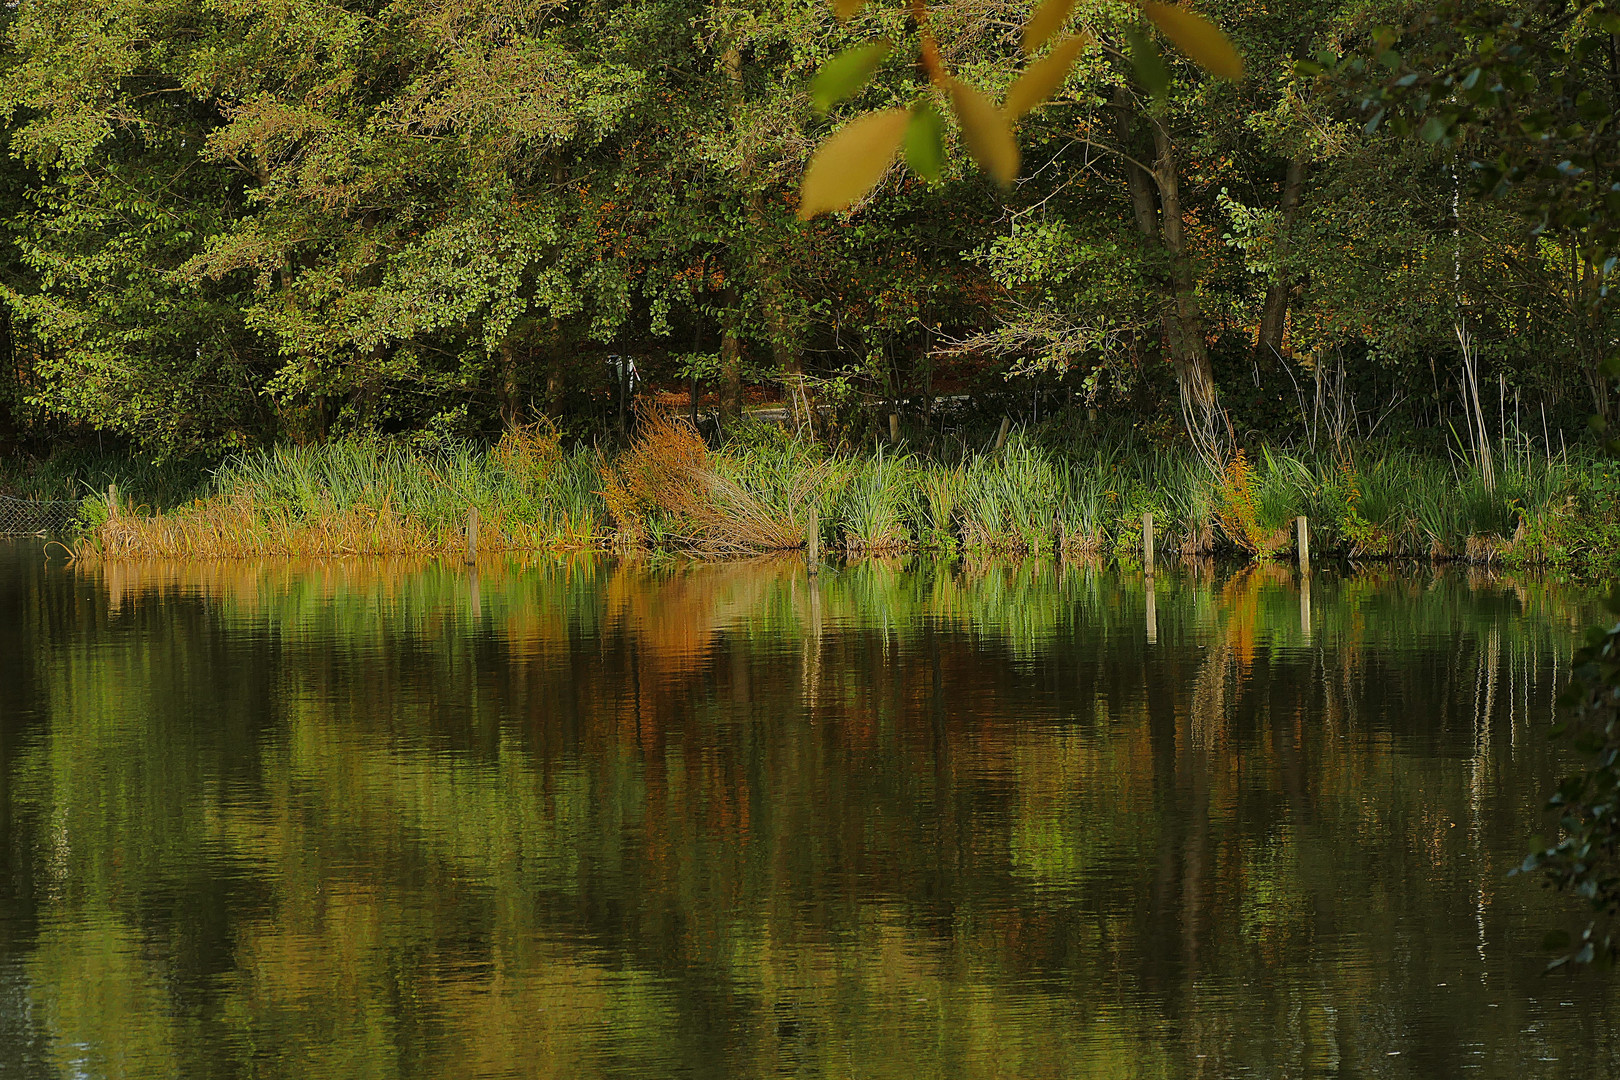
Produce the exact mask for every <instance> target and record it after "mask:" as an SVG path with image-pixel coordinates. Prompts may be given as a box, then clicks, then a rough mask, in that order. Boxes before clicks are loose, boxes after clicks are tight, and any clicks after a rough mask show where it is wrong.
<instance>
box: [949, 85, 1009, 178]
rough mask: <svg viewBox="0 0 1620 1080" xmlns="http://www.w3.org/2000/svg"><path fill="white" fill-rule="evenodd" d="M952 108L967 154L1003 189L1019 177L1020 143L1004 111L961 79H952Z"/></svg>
mask: <svg viewBox="0 0 1620 1080" xmlns="http://www.w3.org/2000/svg"><path fill="white" fill-rule="evenodd" d="M951 108H952V109H953V110H955V112H956V120H957V123H959V124H961V125H962V141H963V142H965V143H967V148H968V153H970V154H972V155H973V160H974V161H977V162H978V163H979V168H981V169H983V170H984V171H985V172H987V173H989V174H990V176H991V177H992V178H993V179H994V180H995V182H996V183H998V184H1000V185H1001V186H1002V187H1006V186H1007V185H1009V184H1011V183H1012V182H1013V179H1014V178H1015V177H1017V175H1018V141H1017V140H1016V139H1014V138H1013V133H1012V127H1011V126H1010V125H1009V124H1008V123H1007V118H1006V117H1005V116H1003V115H1002V114H1001V110H1000V109H998V108H996V107H995V106H994V105H992V104H990V102H989V100H988V99H987V98H986V97H985V96H984V95H983V94H981V93H979V92H978V91H977V90H975V89H973V87H971V86H969V85H968V84H967V83H965V82H962V81H961V80H960V79H952V80H951Z"/></svg>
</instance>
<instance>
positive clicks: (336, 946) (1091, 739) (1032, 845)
mask: <svg viewBox="0 0 1620 1080" xmlns="http://www.w3.org/2000/svg"><path fill="white" fill-rule="evenodd" d="M20 581H21V584H19V585H18V586H17V588H16V589H15V590H13V592H12V593H10V594H7V595H6V598H5V600H4V602H5V603H7V604H9V605H10V610H14V611H15V612H16V613H17V619H16V621H15V624H14V625H15V626H16V627H17V630H16V631H12V632H11V633H13V634H16V635H18V636H15V637H14V638H13V642H14V645H13V654H12V656H11V658H10V659H8V660H7V661H5V662H6V663H8V664H10V665H11V668H12V669H15V670H14V671H8V674H10V675H12V676H14V678H13V680H12V685H14V686H17V687H19V688H21V694H20V696H14V697H13V698H12V701H13V702H22V703H23V704H22V705H19V706H16V707H11V708H8V712H7V713H6V714H4V721H5V722H4V723H0V750H3V751H4V757H3V758H0V785H3V787H0V795H3V796H4V797H3V798H0V829H3V830H4V833H3V839H4V844H3V845H0V849H3V850H4V851H5V852H6V854H5V856H4V857H5V858H6V860H7V862H6V863H5V866H4V870H5V880H6V881H7V888H8V889H9V890H10V891H9V892H8V894H7V900H8V902H9V903H10V904H12V905H13V911H12V912H8V914H7V915H6V917H5V918H4V919H3V920H0V931H3V933H0V950H3V951H0V983H3V984H4V989H5V993H4V994H3V995H0V1003H4V1004H0V1007H3V1008H5V1009H6V1010H7V1011H8V1016H7V1019H6V1020H5V1025H6V1026H4V1027H0V1032H4V1031H10V1030H18V1031H20V1032H23V1033H24V1034H26V1036H27V1039H26V1040H21V1041H19V1042H18V1043H17V1046H18V1047H19V1049H16V1050H0V1071H4V1067H6V1066H9V1065H11V1064H13V1063H16V1064H17V1067H18V1069H19V1070H22V1069H23V1063H24V1062H25V1061H27V1060H33V1059H32V1058H28V1057H26V1056H24V1055H25V1051H24V1050H23V1049H21V1048H20V1047H22V1046H23V1043H24V1042H27V1044H28V1045H29V1046H31V1047H33V1049H32V1050H28V1051H26V1053H27V1054H35V1055H41V1054H42V1055H43V1056H44V1057H45V1059H46V1060H47V1061H48V1062H49V1064H50V1066H51V1067H52V1068H53V1069H54V1071H56V1072H60V1073H63V1074H73V1075H107V1076H143V1075H153V1076H158V1075H164V1076H169V1075H175V1074H177V1073H179V1072H186V1073H187V1074H196V1075H212V1074H216V1073H217V1074H219V1075H231V1076H235V1075H263V1076H285V1077H302V1076H309V1077H329V1076H430V1075H431V1076H446V1077H458V1076H466V1077H472V1076H490V1075H505V1074H509V1073H513V1072H516V1073H517V1074H519V1075H526V1076H559V1077H560V1076H570V1077H577V1076H590V1075H610V1074H611V1075H623V1074H643V1075H673V1074H681V1075H714V1076H736V1075H748V1074H764V1073H771V1072H787V1073H791V1074H795V1075H799V1074H802V1075H856V1074H858V1075H863V1076H864V1075H876V1076H895V1077H902V1076H904V1077H914V1076H931V1075H938V1076H965V1077H972V1076H1005V1075H1019V1076H1092V1075H1096V1076H1109V1077H1119V1076H1166V1075H1230V1074H1233V1073H1238V1072H1244V1071H1252V1072H1258V1073H1261V1074H1265V1075H1284V1074H1286V1075H1316V1074H1333V1073H1335V1072H1343V1073H1347V1074H1348V1073H1352V1072H1355V1073H1360V1072H1367V1071H1372V1070H1373V1069H1374V1068H1376V1069H1384V1068H1385V1067H1386V1058H1387V1057H1388V1056H1389V1055H1390V1054H1391V1053H1393V1052H1395V1051H1399V1052H1400V1053H1401V1054H1402V1055H1403V1057H1404V1058H1405V1059H1406V1060H1407V1061H1408V1062H1409V1063H1410V1064H1411V1065H1412V1067H1419V1066H1421V1071H1422V1072H1423V1075H1434V1076H1447V1075H1453V1074H1458V1075H1460V1072H1459V1070H1462V1069H1463V1068H1464V1067H1465V1066H1473V1065H1476V1064H1480V1065H1484V1066H1485V1075H1503V1076H1507V1075H1520V1074H1521V1070H1522V1068H1523V1067H1524V1066H1525V1063H1526V1062H1527V1061H1531V1060H1534V1059H1535V1058H1536V1057H1540V1056H1553V1057H1560V1058H1564V1059H1566V1060H1568V1061H1569V1071H1568V1075H1587V1073H1585V1072H1582V1071H1581V1070H1580V1069H1577V1068H1576V1067H1575V1066H1576V1063H1577V1060H1579V1061H1582V1062H1585V1063H1586V1064H1588V1065H1589V1064H1590V1061H1591V1058H1590V1057H1584V1058H1582V1057H1580V1055H1589V1054H1590V1053H1593V1052H1596V1051H1595V1048H1597V1047H1600V1046H1602V1045H1605V1042H1604V1040H1605V1039H1606V1038H1607V1036H1608V1034H1609V1033H1610V1032H1611V1030H1612V1023H1611V1015H1610V1009H1609V1005H1608V1003H1607V998H1606V997H1605V996H1604V995H1603V992H1602V991H1601V990H1600V989H1598V988H1597V987H1595V986H1594V987H1592V988H1588V989H1586V990H1583V993H1590V994H1591V995H1592V998H1593V999H1594V1000H1596V1001H1597V1002H1598V1003H1599V1007H1597V1008H1593V1009H1589V1010H1583V1011H1582V1012H1581V1013H1580V1015H1578V1016H1577V1015H1572V1014H1570V1013H1569V1012H1567V1011H1566V1012H1564V1013H1557V1012H1554V1013H1551V1014H1549V1013H1548V1012H1547V1011H1546V1008H1545V1006H1544V1004H1543V1003H1541V1002H1540V1001H1539V999H1540V997H1541V996H1542V991H1541V989H1540V987H1539V984H1537V982H1536V981H1535V976H1534V974H1533V973H1534V971H1535V970H1536V969H1537V967H1538V966H1539V962H1538V960H1537V958H1536V957H1535V955H1534V954H1533V951H1532V948H1531V946H1532V938H1533V936H1534V935H1535V931H1536V930H1537V928H1539V927H1543V926H1544V925H1545V924H1546V922H1548V921H1549V920H1555V919H1556V918H1558V917H1559V915H1558V914H1557V913H1558V912H1559V911H1560V910H1561V909H1560V907H1559V904H1558V901H1557V899H1556V898H1548V897H1544V896H1542V895H1541V894H1539V893H1538V892H1536V891H1534V890H1530V889H1528V888H1527V887H1525V886H1523V885H1520V884H1519V883H1517V882H1510V883H1507V884H1503V882H1502V875H1503V873H1504V872H1505V871H1506V869H1507V868H1508V867H1509V866H1510V865H1512V864H1513V863H1515V862H1517V861H1518V858H1519V857H1520V854H1521V848H1522V846H1523V843H1524V837H1526V836H1528V835H1529V834H1530V832H1532V831H1533V830H1534V827H1535V825H1536V824H1537V814H1536V807H1537V806H1538V799H1539V797H1538V794H1537V793H1538V792H1539V791H1540V790H1541V789H1542V787H1543V786H1544V784H1545V780H1546V777H1548V776H1549V775H1552V774H1553V773H1554V772H1555V771H1556V765H1557V763H1556V761H1555V760H1554V759H1553V758H1552V757H1551V754H1552V751H1551V750H1550V749H1549V748H1547V747H1546V746H1545V745H1544V740H1542V739H1541V738H1540V737H1539V734H1536V733H1533V728H1535V727H1536V726H1538V725H1540V724H1542V723H1543V722H1544V720H1545V718H1546V716H1547V708H1548V704H1549V701H1550V697H1551V694H1552V688H1553V686H1554V685H1555V683H1556V678H1555V676H1554V673H1553V666H1554V664H1555V661H1556V658H1559V657H1562V656H1564V655H1566V654H1567V652H1568V649H1569V648H1570V642H1571V641H1572V637H1573V628H1575V627H1578V626H1579V625H1581V624H1582V622H1583V619H1584V616H1583V614H1582V606H1583V604H1584V600H1583V599H1582V597H1581V596H1580V595H1579V594H1578V593H1574V592H1566V591H1563V590H1561V589H1560V588H1558V587H1556V586H1550V585H1543V584H1535V583H1530V582H1524V581H1508V580H1497V579H1488V578H1481V579H1476V580H1469V579H1466V578H1463V577H1457V576H1452V575H1448V574H1438V575H1434V576H1429V575H1425V576H1424V577H1422V578H1412V577H1406V576H1403V575H1400V574H1394V573H1377V574H1358V575H1355V576H1338V575H1335V574H1333V573H1322V574H1319V575H1318V576H1317V577H1316V578H1315V580H1314V581H1313V583H1312V593H1311V599H1310V615H1309V618H1308V619H1306V620H1302V618H1301V603H1300V590H1299V584H1298V582H1297V580H1296V579H1295V578H1294V577H1293V576H1292V575H1291V574H1289V573H1288V572H1287V571H1286V570H1285V569H1283V568H1279V567H1274V566H1266V565H1260V566H1253V567H1246V568H1244V569H1242V570H1238V571H1236V572H1230V573H1229V572H1225V571H1222V570H1219V569H1214V568H1210V567H1207V566H1204V567H1192V568H1186V569H1184V570H1183V571H1181V572H1178V573H1173V574H1164V575H1161V576H1160V578H1159V580H1158V582H1157V591H1156V595H1155V608H1156V621H1157V635H1156V637H1157V641H1156V642H1155V643H1153V644H1149V642H1148V640H1147V635H1146V633H1145V616H1146V603H1147V595H1146V593H1145V591H1144V584H1143V582H1142V580H1141V579H1140V578H1138V577H1132V576H1130V575H1127V574H1117V573H1112V572H1105V571H1103V570H1100V569H1099V568H1097V567H1088V566H1086V565H1083V564H1062V565H1058V564H1052V563H1042V562H1039V561H1035V560H1030V561H1025V562H1021V563H1016V564H1006V563H987V564H981V565H967V566H951V565H946V564H929V563H922V564H905V563H898V562H883V561H876V560H873V561H867V562H862V563H855V564H851V565H850V566H848V567H845V568H843V569H841V570H839V571H837V572H828V573H825V574H823V575H821V576H820V577H819V578H818V579H816V580H813V581H812V580H807V579H806V578H805V576H804V574H803V570H802V567H801V566H799V565H797V564H795V563H792V562H761V563H754V564H726V565H705V564H662V563H655V564H651V565H636V564H614V563H610V562H604V561H598V560H592V559H575V560H546V561H538V562H499V563H497V562H490V563H486V564H485V565H483V566H481V567H479V568H478V570H477V577H476V581H474V580H473V579H472V578H471V577H470V576H469V575H468V573H467V572H465V571H464V570H463V569H462V568H460V567H448V566H443V565H440V564H436V563H428V562H424V563H406V564H395V565H382V564H375V563H369V564H356V563H330V564H324V565H310V566H294V565H286V564H281V565H276V564H266V565H255V564H248V563H242V564H209V565H204V566H195V565H193V566H172V567H171V566H162V565H145V566H133V565H129V566H124V567H108V568H107V569H106V570H105V571H103V572H102V573H101V574H100V575H99V576H92V575H86V576H77V577H76V576H73V575H71V574H65V573H57V572H53V573H52V574H48V575H46V574H38V573H31V574H29V575H25V576H23V577H22V578H21V579H20ZM474 588H476V589H477V594H478V598H477V603H476V605H475V604H473V603H471V596H472V590H473V589H474ZM0 633H5V632H4V631H0ZM18 642H20V643H21V644H20V645H19V644H16V643H18ZM0 651H3V650H0ZM19 980H20V982H21V985H19ZM1439 983H1445V984H1446V986H1445V987H1444V988H1439V987H1437V985H1436V984H1439ZM19 1000H25V1001H26V1002H27V1015H26V1019H25V1020H24V1019H19V1018H18V1017H16V1016H14V1015H11V1013H13V1012H15V1010H16V1008H17V1006H15V1005H12V1004H10V1003H12V1002H14V1001H19ZM1530 1027H1534V1028H1535V1030H1536V1033H1537V1034H1536V1035H1535V1036H1533V1037H1531V1036H1526V1035H1525V1034H1524V1032H1525V1031H1526V1029H1527V1028H1530ZM1537 1039H1539V1040H1542V1041H1541V1042H1537V1041H1536V1040H1537ZM7 1054H13V1055H15V1056H13V1057H11V1058H8V1057H7V1056H6V1055H7ZM1572 1055H1574V1056H1575V1057H1574V1058H1573V1059H1572V1058H1571V1056H1572ZM1541 1072H1542V1074H1544V1075H1547V1074H1548V1073H1547V1072H1546V1071H1545V1070H1544V1069H1543V1070H1541Z"/></svg>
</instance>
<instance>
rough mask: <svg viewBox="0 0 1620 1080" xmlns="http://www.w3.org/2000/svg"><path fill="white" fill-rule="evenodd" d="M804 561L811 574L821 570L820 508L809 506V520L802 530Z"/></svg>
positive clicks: (814, 505)
mask: <svg viewBox="0 0 1620 1080" xmlns="http://www.w3.org/2000/svg"><path fill="white" fill-rule="evenodd" d="M804 561H805V563H806V565H807V566H808V567H809V569H810V572H811V573H812V574H814V573H816V572H817V571H818V570H820V569H821V508H820V507H819V506H817V505H816V504H815V503H811V504H810V520H809V522H808V523H807V524H806V525H805V528H804Z"/></svg>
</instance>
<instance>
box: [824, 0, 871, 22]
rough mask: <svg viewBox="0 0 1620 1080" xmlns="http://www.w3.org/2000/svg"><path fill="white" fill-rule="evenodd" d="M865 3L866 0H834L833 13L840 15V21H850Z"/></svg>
mask: <svg viewBox="0 0 1620 1080" xmlns="http://www.w3.org/2000/svg"><path fill="white" fill-rule="evenodd" d="M864 3H866V0H832V6H833V14H834V15H837V16H838V21H839V22H849V20H851V19H853V18H854V17H855V13H856V12H857V11H859V10H861V5H862V4H864Z"/></svg>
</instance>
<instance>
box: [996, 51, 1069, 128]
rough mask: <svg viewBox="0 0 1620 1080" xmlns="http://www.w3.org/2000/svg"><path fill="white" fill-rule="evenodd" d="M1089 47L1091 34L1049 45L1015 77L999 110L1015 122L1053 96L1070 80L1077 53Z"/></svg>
mask: <svg viewBox="0 0 1620 1080" xmlns="http://www.w3.org/2000/svg"><path fill="white" fill-rule="evenodd" d="M1090 44H1091V35H1090V34H1077V35H1075V36H1074V37H1066V38H1063V39H1062V40H1061V41H1059V42H1058V43H1057V44H1056V45H1054V46H1052V51H1051V52H1049V53H1047V54H1046V55H1045V56H1043V57H1041V58H1040V59H1039V60H1035V61H1032V62H1031V63H1030V65H1029V66H1028V67H1026V68H1025V69H1024V73H1023V74H1022V75H1020V76H1018V81H1017V82H1015V83H1013V84H1012V86H1011V87H1009V88H1008V90H1007V98H1006V100H1005V101H1003V102H1002V103H1001V111H1002V112H1003V113H1005V114H1006V115H1007V119H1009V120H1016V119H1018V118H1019V117H1020V116H1023V115H1024V114H1025V113H1027V112H1029V110H1031V109H1033V108H1034V107H1035V106H1037V105H1039V104H1040V103H1041V102H1043V101H1045V100H1046V99H1047V98H1049V97H1051V96H1052V95H1053V94H1054V93H1056V92H1057V88H1058V87H1060V86H1062V85H1063V80H1064V79H1067V78H1068V77H1069V71H1070V70H1071V69H1072V68H1073V67H1074V62H1075V60H1076V59H1077V58H1079V56H1080V50H1082V49H1084V48H1085V47H1086V46H1087V45H1090Z"/></svg>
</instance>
